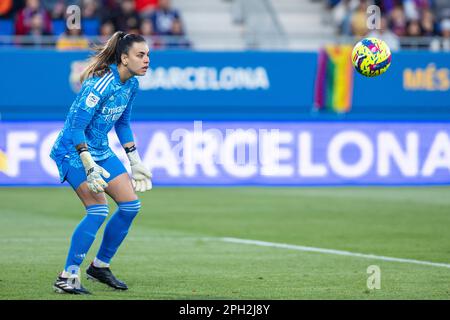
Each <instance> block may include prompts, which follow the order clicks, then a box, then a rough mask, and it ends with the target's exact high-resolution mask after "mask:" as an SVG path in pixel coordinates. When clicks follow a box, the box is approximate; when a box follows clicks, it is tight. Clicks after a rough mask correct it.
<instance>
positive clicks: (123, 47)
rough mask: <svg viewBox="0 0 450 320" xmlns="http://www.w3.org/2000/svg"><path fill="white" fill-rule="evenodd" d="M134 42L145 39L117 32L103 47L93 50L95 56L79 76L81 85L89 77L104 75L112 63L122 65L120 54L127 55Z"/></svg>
mask: <svg viewBox="0 0 450 320" xmlns="http://www.w3.org/2000/svg"><path fill="white" fill-rule="evenodd" d="M134 42H145V39H144V38H143V37H142V36H140V35H137V34H126V33H125V32H122V31H117V32H116V33H114V34H113V35H112V37H111V38H110V39H109V40H108V41H107V42H106V43H105V45H103V46H99V47H96V48H94V50H95V54H94V56H93V57H91V60H90V63H89V65H88V67H87V68H86V69H85V70H84V71H83V73H82V74H81V77H80V81H81V83H83V81H84V80H86V79H87V78H89V77H91V76H94V75H96V76H102V75H104V74H105V73H106V72H107V71H108V70H109V65H110V64H112V63H116V64H117V65H119V64H120V63H122V54H124V53H125V54H128V51H129V50H130V48H131V46H132V45H133V43H134Z"/></svg>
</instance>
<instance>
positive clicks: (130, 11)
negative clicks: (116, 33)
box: [113, 0, 141, 34]
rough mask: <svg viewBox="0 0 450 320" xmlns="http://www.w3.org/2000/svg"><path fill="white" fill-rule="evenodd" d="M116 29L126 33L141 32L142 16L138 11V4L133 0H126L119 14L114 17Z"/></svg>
mask: <svg viewBox="0 0 450 320" xmlns="http://www.w3.org/2000/svg"><path fill="white" fill-rule="evenodd" d="M113 22H114V27H115V28H116V30H121V31H124V32H126V33H136V34H138V33H139V27H140V25H141V18H140V16H139V14H138V13H137V12H136V6H135V4H134V1H133V0H124V1H122V3H121V6H120V10H119V12H118V14H117V15H116V16H115V17H114V18H113Z"/></svg>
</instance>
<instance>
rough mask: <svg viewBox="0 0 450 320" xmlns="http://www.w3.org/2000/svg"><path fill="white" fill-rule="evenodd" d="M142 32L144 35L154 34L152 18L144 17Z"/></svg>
mask: <svg viewBox="0 0 450 320" xmlns="http://www.w3.org/2000/svg"><path fill="white" fill-rule="evenodd" d="M140 33H141V35H142V36H144V37H151V36H153V34H154V32H153V24H152V22H151V20H150V19H144V20H142V22H141V26H140Z"/></svg>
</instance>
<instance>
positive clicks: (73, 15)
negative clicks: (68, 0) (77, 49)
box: [66, 5, 81, 30]
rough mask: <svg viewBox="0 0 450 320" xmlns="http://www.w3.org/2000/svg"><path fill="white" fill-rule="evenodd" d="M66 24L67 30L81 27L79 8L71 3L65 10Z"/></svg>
mask: <svg viewBox="0 0 450 320" xmlns="http://www.w3.org/2000/svg"><path fill="white" fill-rule="evenodd" d="M66 15H67V18H66V26H67V29H69V30H75V29H77V30H80V29H81V9H80V7H79V6H77V5H71V6H68V7H67V10H66Z"/></svg>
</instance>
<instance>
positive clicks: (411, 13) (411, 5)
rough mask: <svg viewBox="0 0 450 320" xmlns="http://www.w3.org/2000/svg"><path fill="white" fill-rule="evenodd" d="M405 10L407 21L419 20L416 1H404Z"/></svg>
mask: <svg viewBox="0 0 450 320" xmlns="http://www.w3.org/2000/svg"><path fill="white" fill-rule="evenodd" d="M403 9H404V12H405V16H406V20H408V21H411V20H419V11H418V9H417V6H416V2H415V1H414V0H403Z"/></svg>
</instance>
